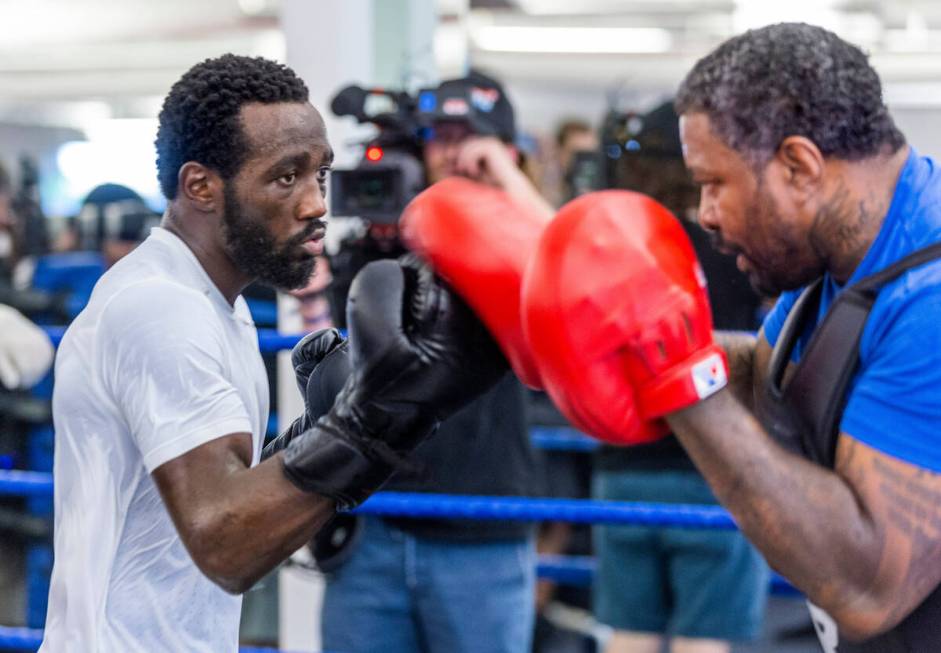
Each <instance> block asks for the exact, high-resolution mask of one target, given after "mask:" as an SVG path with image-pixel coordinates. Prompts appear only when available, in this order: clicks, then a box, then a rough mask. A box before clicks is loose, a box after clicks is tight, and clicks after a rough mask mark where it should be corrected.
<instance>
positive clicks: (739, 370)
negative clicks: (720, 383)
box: [714, 331, 758, 409]
mask: <svg viewBox="0 0 941 653" xmlns="http://www.w3.org/2000/svg"><path fill="white" fill-rule="evenodd" d="M714 335H715V339H716V342H717V343H718V344H719V346H721V347H722V349H724V350H725V355H726V357H727V358H728V359H729V388H730V389H731V390H732V392H734V393H735V396H736V398H737V399H738V400H739V401H740V402H741V403H742V404H744V405H745V406H746V407H747V408H749V409H753V408H754V405H755V394H754V388H755V351H756V347H757V342H758V339H757V338H756V337H755V336H754V335H753V334H751V333H748V332H745V331H716V332H715V334H714Z"/></svg>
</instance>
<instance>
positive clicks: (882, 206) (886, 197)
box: [810, 145, 909, 284]
mask: <svg viewBox="0 0 941 653" xmlns="http://www.w3.org/2000/svg"><path fill="white" fill-rule="evenodd" d="M908 150H909V148H908V146H907V145H906V146H903V147H902V148H900V149H899V150H898V151H897V152H894V153H891V154H880V155H877V156H874V157H870V158H868V159H864V160H862V161H842V160H833V161H830V162H828V163H827V167H828V168H829V176H830V178H831V179H832V180H833V181H832V183H831V189H830V192H829V193H828V195H827V199H826V201H825V202H824V203H823V205H822V206H821V207H820V208H819V210H818V211H817V214H816V216H815V217H814V220H813V227H812V229H811V234H810V242H811V245H812V246H813V248H814V250H815V251H816V252H817V254H818V255H819V256H820V257H821V259H823V260H824V261H825V262H826V268H827V271H828V272H829V273H830V275H831V276H832V277H833V279H834V280H835V281H836V282H837V283H841V284H842V283H846V281H847V280H848V279H849V278H850V277H851V276H852V274H853V271H854V270H856V268H857V267H858V266H859V264H860V262H861V261H862V260H863V258H864V257H865V256H866V252H868V251H869V247H870V246H871V245H872V243H873V241H874V240H875V239H876V236H878V235H879V230H880V229H881V228H882V223H883V221H884V220H885V216H886V214H887V213H888V212H889V207H890V205H891V204H892V197H893V195H894V194H895V186H896V184H897V183H898V178H899V174H900V173H901V170H902V167H903V166H904V165H905V160H906V159H907V158H908Z"/></svg>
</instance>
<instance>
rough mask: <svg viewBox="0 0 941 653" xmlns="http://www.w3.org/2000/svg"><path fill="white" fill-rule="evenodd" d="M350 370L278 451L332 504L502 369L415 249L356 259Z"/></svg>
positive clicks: (370, 487)
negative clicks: (324, 408) (329, 402)
mask: <svg viewBox="0 0 941 653" xmlns="http://www.w3.org/2000/svg"><path fill="white" fill-rule="evenodd" d="M347 324H348V325H349V336H350V339H349V343H350V344H349V348H350V353H349V355H350V362H351V364H352V369H353V371H352V374H351V375H350V377H349V379H348V380H347V381H346V384H345V385H344V386H343V389H342V390H341V391H340V393H339V395H338V396H337V398H336V401H335V402H334V403H333V406H332V407H331V408H330V410H329V411H328V412H327V414H326V415H324V416H323V417H321V418H320V419H319V420H317V422H316V424H314V425H313V427H311V428H310V429H308V430H307V431H305V432H304V433H302V434H300V435H299V436H297V437H295V438H294V439H293V440H292V441H291V443H290V444H289V446H288V447H287V449H286V450H285V452H284V458H283V464H284V473H285V475H286V476H287V477H288V479H290V480H291V482H292V483H294V484H295V485H297V486H298V487H299V488H301V489H303V490H306V491H308V492H317V493H319V494H323V495H325V496H328V497H331V498H333V499H334V500H335V501H336V502H337V507H338V509H341V510H344V509H350V508H353V507H355V506H357V505H359V504H360V503H362V502H363V501H364V500H365V499H366V498H367V497H368V496H369V495H370V494H372V493H373V492H374V491H375V490H376V489H378V488H379V487H380V486H381V485H382V484H383V483H384V482H385V481H386V480H387V479H388V478H389V476H391V475H392V473H393V472H394V471H395V470H396V469H397V468H398V467H399V466H401V465H402V464H403V463H404V460H405V457H406V456H407V455H408V454H409V453H410V452H411V451H412V450H413V449H414V448H415V447H416V446H418V444H419V443H420V442H421V441H422V440H423V439H424V438H425V437H426V436H427V435H428V434H429V433H430V432H431V431H432V430H433V429H434V428H435V427H436V426H437V423H438V422H439V421H440V420H442V419H444V418H446V417H448V416H449V415H451V414H452V413H454V412H455V411H457V410H458V409H460V408H461V407H462V406H464V405H465V404H467V403H468V402H470V401H471V400H472V399H474V398H475V397H477V396H479V395H480V394H482V393H483V392H485V391H486V390H487V389H489V388H490V387H491V386H492V385H493V384H494V383H496V381H497V380H498V379H499V378H500V377H501V376H502V375H503V374H504V373H505V372H506V370H507V369H508V368H507V364H506V361H505V360H504V358H503V356H502V354H501V353H500V351H499V349H498V348H497V345H496V343H495V342H494V341H493V339H492V338H491V337H490V335H489V333H487V331H486V329H485V328H484V327H483V325H482V324H481V323H480V322H479V321H478V319H477V317H476V316H475V315H474V314H473V313H472V312H471V311H470V309H468V308H467V306H466V305H465V304H464V303H463V302H462V301H461V300H460V298H459V297H458V296H457V295H455V294H454V293H452V292H451V291H450V290H449V289H447V288H446V287H445V286H444V285H443V284H442V283H441V282H440V281H438V280H437V279H436V278H435V277H434V274H433V273H432V271H431V269H430V268H428V267H427V266H424V265H421V264H420V263H418V261H417V259H415V258H414V257H406V258H404V259H403V260H400V261H393V260H383V261H376V262H373V263H370V264H369V265H367V266H366V267H364V268H363V269H362V270H361V271H360V273H359V274H358V275H357V276H356V278H355V279H354V280H353V284H352V285H351V287H350V295H349V300H348V304H347Z"/></svg>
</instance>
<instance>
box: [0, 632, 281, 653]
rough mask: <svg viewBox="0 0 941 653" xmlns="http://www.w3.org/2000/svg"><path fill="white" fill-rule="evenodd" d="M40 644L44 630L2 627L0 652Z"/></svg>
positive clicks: (246, 652) (245, 651)
mask: <svg viewBox="0 0 941 653" xmlns="http://www.w3.org/2000/svg"><path fill="white" fill-rule="evenodd" d="M40 644H42V630H40V629H39V628H8V627H6V626H0V651H16V650H23V651H35V650H36V649H38V648H39V645H40ZM239 653H290V651H282V650H280V649H275V648H253V647H248V646H243V647H240V648H239Z"/></svg>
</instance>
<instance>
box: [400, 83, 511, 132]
mask: <svg viewBox="0 0 941 653" xmlns="http://www.w3.org/2000/svg"><path fill="white" fill-rule="evenodd" d="M418 117H419V120H420V121H421V122H422V123H423V124H425V125H426V126H428V127H431V126H433V125H434V123H436V122H463V123H466V124H467V125H469V126H470V128H471V129H472V130H473V132H474V133H475V134H480V135H482V136H497V137H498V138H500V139H501V140H503V141H505V142H507V143H512V142H513V141H514V140H516V119H515V116H514V113H513V105H511V104H510V101H509V99H507V97H506V93H504V91H503V87H502V86H501V85H500V83H499V82H497V81H496V80H495V79H492V78H490V77H487V76H486V75H484V74H482V73H479V72H476V71H472V72H471V73H470V74H469V75H468V76H467V77H460V78H458V79H449V80H446V81H443V82H441V84H440V85H439V86H438V88H431V89H425V90H423V91H421V92H419V94H418Z"/></svg>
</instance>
